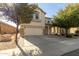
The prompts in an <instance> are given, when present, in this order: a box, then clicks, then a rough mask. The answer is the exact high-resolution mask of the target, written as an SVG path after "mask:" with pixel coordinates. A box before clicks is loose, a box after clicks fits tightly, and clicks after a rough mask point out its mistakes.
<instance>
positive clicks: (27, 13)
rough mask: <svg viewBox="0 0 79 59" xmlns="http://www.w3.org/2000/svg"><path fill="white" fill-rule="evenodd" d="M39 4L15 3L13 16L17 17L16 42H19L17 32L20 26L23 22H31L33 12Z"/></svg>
mask: <svg viewBox="0 0 79 59" xmlns="http://www.w3.org/2000/svg"><path fill="white" fill-rule="evenodd" d="M36 8H37V6H36V5H35V4H28V3H19V4H14V12H13V14H12V18H14V19H17V30H16V31H17V32H16V43H17V34H18V26H19V24H22V23H30V22H31V20H32V19H33V14H34V12H35V9H36Z"/></svg>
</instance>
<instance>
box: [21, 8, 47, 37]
mask: <svg viewBox="0 0 79 59" xmlns="http://www.w3.org/2000/svg"><path fill="white" fill-rule="evenodd" d="M35 11H36V12H35V13H34V14H33V19H32V21H31V22H30V23H28V24H21V25H20V27H21V29H20V32H21V34H23V35H25V36H26V35H43V34H44V33H43V32H44V30H45V14H46V13H45V12H44V11H43V10H42V9H40V8H39V7H38V8H36V10H35Z"/></svg>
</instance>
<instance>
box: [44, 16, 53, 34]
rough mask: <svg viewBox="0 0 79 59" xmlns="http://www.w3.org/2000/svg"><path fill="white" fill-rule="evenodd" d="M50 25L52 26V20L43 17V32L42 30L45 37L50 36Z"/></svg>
mask: <svg viewBox="0 0 79 59" xmlns="http://www.w3.org/2000/svg"><path fill="white" fill-rule="evenodd" d="M51 25H52V18H50V17H45V30H44V34H45V35H50V34H51Z"/></svg>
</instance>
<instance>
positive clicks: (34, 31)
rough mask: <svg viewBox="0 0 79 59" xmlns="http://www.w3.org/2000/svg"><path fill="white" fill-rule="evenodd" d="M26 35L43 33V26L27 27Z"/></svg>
mask: <svg viewBox="0 0 79 59" xmlns="http://www.w3.org/2000/svg"><path fill="white" fill-rule="evenodd" d="M24 33H25V35H43V30H42V28H25V30H24Z"/></svg>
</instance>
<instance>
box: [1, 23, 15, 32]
mask: <svg viewBox="0 0 79 59" xmlns="http://www.w3.org/2000/svg"><path fill="white" fill-rule="evenodd" d="M0 28H1V33H16V28H14V27H12V26H10V25H8V24H5V23H0Z"/></svg>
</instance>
